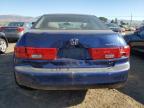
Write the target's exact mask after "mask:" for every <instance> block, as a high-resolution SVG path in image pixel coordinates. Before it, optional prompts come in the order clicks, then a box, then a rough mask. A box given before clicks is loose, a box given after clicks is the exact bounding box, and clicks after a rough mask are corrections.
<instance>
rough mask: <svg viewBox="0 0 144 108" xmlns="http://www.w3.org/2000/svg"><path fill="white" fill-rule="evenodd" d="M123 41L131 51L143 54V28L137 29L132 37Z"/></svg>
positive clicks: (127, 37) (129, 36) (126, 37)
mask: <svg viewBox="0 0 144 108" xmlns="http://www.w3.org/2000/svg"><path fill="white" fill-rule="evenodd" d="M124 39H125V40H126V42H127V43H128V44H129V45H130V46H131V48H132V50H133V51H138V52H142V53H144V27H141V28H139V29H138V30H137V31H136V32H135V33H134V34H133V35H128V36H125V37H124Z"/></svg>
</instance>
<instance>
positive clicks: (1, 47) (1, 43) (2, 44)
mask: <svg viewBox="0 0 144 108" xmlns="http://www.w3.org/2000/svg"><path fill="white" fill-rule="evenodd" d="M6 49H7V42H6V41H5V40H4V39H2V38H0V53H1V54H3V53H5V52H6Z"/></svg>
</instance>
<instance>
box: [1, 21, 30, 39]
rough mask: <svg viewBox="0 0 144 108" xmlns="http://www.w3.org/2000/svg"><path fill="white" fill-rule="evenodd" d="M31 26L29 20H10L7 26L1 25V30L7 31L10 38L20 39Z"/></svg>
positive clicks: (6, 34) (6, 33)
mask: <svg viewBox="0 0 144 108" xmlns="http://www.w3.org/2000/svg"><path fill="white" fill-rule="evenodd" d="M31 26H32V24H31V23H29V22H9V23H8V24H7V25H6V26H3V27H0V32H3V33H5V36H6V38H7V39H8V40H18V39H19V38H20V37H21V36H22V35H23V34H24V33H25V32H26V31H27V30H29V29H30V28H31Z"/></svg>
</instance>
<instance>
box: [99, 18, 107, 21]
mask: <svg viewBox="0 0 144 108" xmlns="http://www.w3.org/2000/svg"><path fill="white" fill-rule="evenodd" d="M99 19H100V20H101V21H103V22H107V21H108V19H107V18H105V17H99Z"/></svg>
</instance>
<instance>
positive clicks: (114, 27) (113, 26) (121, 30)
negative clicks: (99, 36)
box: [106, 23, 125, 35]
mask: <svg viewBox="0 0 144 108" xmlns="http://www.w3.org/2000/svg"><path fill="white" fill-rule="evenodd" d="M106 25H107V26H108V28H110V29H111V30H113V31H114V32H117V33H120V34H122V35H125V29H124V28H121V27H120V26H118V25H117V24H114V23H109V24H106Z"/></svg>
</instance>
